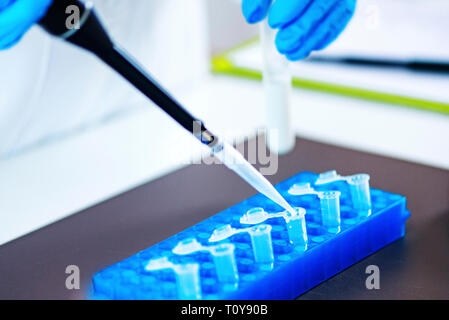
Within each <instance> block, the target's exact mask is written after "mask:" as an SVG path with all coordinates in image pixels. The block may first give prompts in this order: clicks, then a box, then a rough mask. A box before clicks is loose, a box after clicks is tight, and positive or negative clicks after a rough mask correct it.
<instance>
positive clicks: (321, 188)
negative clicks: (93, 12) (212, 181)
mask: <svg viewBox="0 0 449 320" xmlns="http://www.w3.org/2000/svg"><path fill="white" fill-rule="evenodd" d="M318 177H320V175H318V174H315V173H310V172H302V173H299V174H297V175H295V176H293V177H291V178H289V179H287V180H285V181H283V182H281V183H279V184H278V185H276V189H277V190H279V191H280V193H281V194H282V195H283V196H284V197H285V198H286V200H287V201H288V202H289V203H290V204H291V205H292V206H294V207H300V208H304V209H305V210H306V214H305V225H306V229H307V235H305V237H304V239H306V240H307V242H306V244H304V243H299V244H298V243H296V244H295V243H294V242H292V241H290V239H289V230H288V227H287V225H288V223H286V220H285V219H284V218H283V217H281V216H280V217H274V218H270V219H267V220H266V221H264V222H262V223H263V225H264V226H267V225H268V226H269V229H270V231H271V239H270V241H271V244H272V250H273V256H274V259H273V261H272V263H259V262H257V261H255V258H254V254H253V251H252V248H251V245H252V244H251V238H250V235H249V233H248V232H241V233H237V234H235V235H233V236H232V237H228V238H226V239H225V240H223V241H221V242H218V244H220V243H221V244H224V243H225V244H227V245H228V246H229V244H231V245H233V250H230V252H232V253H233V254H234V258H235V260H233V259H232V257H231V258H229V259H227V260H226V261H227V263H228V264H229V263H230V262H231V263H232V261H235V263H236V267H237V268H234V270H237V275H236V277H235V281H233V282H221V281H220V280H219V278H220V277H219V276H217V270H218V271H220V268H216V266H215V264H214V261H215V262H216V261H219V259H218V260H214V257H213V256H211V252H212V251H213V250H212V249H211V250H209V249H207V250H209V251H207V250H196V251H195V252H193V253H192V254H186V255H179V254H175V253H174V252H173V249H174V248H175V247H176V246H177V245H178V244H180V243H182V242H187V243H191V242H193V243H195V244H197V245H199V246H201V247H202V248H207V247H208V246H209V247H210V248H213V247H211V246H213V245H216V244H217V243H211V242H209V239H210V238H211V235H212V234H213V233H214V230H216V229H217V228H219V229H220V227H221V228H222V229H223V227H224V226H225V227H224V228H226V227H229V228H231V229H233V230H234V229H235V230H238V229H242V230H243V228H248V225H247V224H242V223H241V222H242V216H244V215H245V213H247V212H248V211H250V210H252V209H254V208H259V210H260V208H262V209H263V210H262V211H266V212H269V213H276V212H281V211H283V209H282V208H281V207H279V206H278V205H277V204H275V203H274V202H272V201H270V200H269V199H267V198H266V197H265V196H263V195H261V194H257V195H255V196H253V197H251V198H249V199H247V200H245V201H243V202H241V203H239V204H237V205H234V206H233V207H231V208H228V209H226V210H224V211H222V212H220V213H218V214H216V215H214V216H212V217H211V218H209V219H206V220H204V221H202V222H200V223H198V224H196V225H195V226H193V227H191V228H189V229H186V230H184V231H182V232H180V233H178V234H176V235H174V236H172V237H170V238H168V239H166V240H164V241H162V242H160V243H158V244H156V245H154V246H152V247H150V248H148V249H146V250H144V251H142V252H139V253H137V254H136V255H134V256H132V257H130V258H128V259H126V260H124V261H122V262H119V263H117V264H115V265H113V266H111V267H109V268H106V269H104V270H102V271H100V272H98V273H97V274H96V275H94V277H93V279H92V289H91V294H90V295H91V298H92V299H119V300H126V299H148V300H153V299H154V300H156V299H157V300H160V299H163V300H169V299H189V300H193V299H204V300H211V299H212V300H241V299H242V300H253V299H294V298H296V297H298V296H299V295H301V294H302V293H304V292H306V291H308V290H310V289H311V288H313V287H315V286H316V285H318V284H320V283H321V282H323V281H325V280H327V279H329V278H330V277H332V276H334V275H335V274H337V273H339V272H341V271H342V270H344V269H346V268H348V267H349V266H351V265H353V264H354V263H356V262H358V261H360V260H362V259H363V258H365V257H367V256H368V255H370V254H372V253H374V252H375V251H377V250H379V249H381V248H382V247H384V246H386V245H388V244H389V243H391V242H393V241H395V240H397V239H399V238H401V237H403V236H404V235H405V222H406V220H407V219H408V218H409V217H410V213H409V211H408V210H407V209H406V198H405V197H403V196H401V195H397V194H392V193H389V192H385V191H381V190H377V189H369V197H368V198H369V199H368V201H369V202H370V203H369V208H364V209H360V207H359V206H358V205H357V204H355V203H353V200H352V199H353V197H354V195H353V194H354V190H353V189H351V188H352V186H351V185H350V184H348V183H347V182H346V181H342V180H340V181H330V182H328V183H326V184H316V185H315V182H316V181H317V179H318ZM307 183H309V184H310V185H311V186H313V189H314V190H315V191H318V192H329V191H331V192H335V191H337V192H339V193H340V198H339V200H340V201H339V202H340V203H339V205H340V206H339V210H340V217H337V218H338V221H339V226H329V225H327V226H326V225H325V224H323V217H322V214H321V208H322V202H321V204H320V198H319V197H317V196H316V195H313V194H304V195H297V194H295V193H294V192H293V193H292V192H289V191H290V190H291V188H292V187H293V186H298V185H300V186H301V185H304V184H306V185H307ZM365 191H366V190H365ZM356 208H357V209H356ZM323 210H324V209H323ZM326 215H327V213H326V214H325V216H324V219H326ZM259 226H260V225H259ZM192 239H194V241H192ZM228 249H229V248H228ZM228 249H227V250H228ZM175 251H176V250H175ZM217 252H218V251H217ZM150 261H153V262H155V261H156V262H157V261H162V262H161V263H162V264H161V263H159V265H168V267H165V268H164V267H162V268H159V269H158V268H155V269H154V268H153V269H151V268H148V264H149V262H150ZM156 269H157V270H156ZM177 270H180V271H179V272H178V271H177ZM229 270H231V272H232V265H231V269H229V268H228V271H229ZM195 272H196V274H195ZM181 277H182V278H185V279H187V280H186V281H187V282H186V283H187V284H188V285H189V286H191V287H190V288H182V287H181V288H179V279H180V278H181ZM228 278H229V277H228ZM230 278H233V277H232V275H231V277H230ZM180 289H181V290H180Z"/></svg>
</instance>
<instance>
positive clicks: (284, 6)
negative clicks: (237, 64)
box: [242, 0, 356, 60]
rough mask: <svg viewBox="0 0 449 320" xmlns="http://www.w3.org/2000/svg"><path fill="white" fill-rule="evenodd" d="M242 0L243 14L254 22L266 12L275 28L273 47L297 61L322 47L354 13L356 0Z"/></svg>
mask: <svg viewBox="0 0 449 320" xmlns="http://www.w3.org/2000/svg"><path fill="white" fill-rule="evenodd" d="M271 3H272V0H243V2H242V8H243V15H244V16H245V18H246V20H247V21H248V22H249V23H257V22H259V21H261V20H263V19H264V18H265V17H266V16H267V14H268V23H269V25H270V27H272V28H277V29H279V32H278V35H277V37H276V47H277V48H278V50H279V52H280V53H282V54H284V55H286V56H287V58H288V59H289V60H301V59H304V58H306V57H307V56H309V54H310V53H311V52H312V51H314V50H321V49H324V48H326V47H327V46H328V45H329V44H330V43H331V42H333V41H334V40H335V39H336V38H337V37H338V36H339V35H340V33H341V32H342V31H343V30H344V28H345V27H346V25H347V24H348V22H349V20H351V18H352V16H353V15H354V11H355V6H356V0H276V1H275V2H274V3H273V5H272V6H271Z"/></svg>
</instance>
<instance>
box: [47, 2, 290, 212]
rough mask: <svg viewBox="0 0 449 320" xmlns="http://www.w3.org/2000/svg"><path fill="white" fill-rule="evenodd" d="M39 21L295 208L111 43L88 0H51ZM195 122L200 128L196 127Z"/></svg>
mask: <svg viewBox="0 0 449 320" xmlns="http://www.w3.org/2000/svg"><path fill="white" fill-rule="evenodd" d="M70 6H76V7H77V8H78V9H79V11H80V12H79V13H80V20H79V23H78V24H77V25H76V26H75V27H74V28H73V27H72V28H68V26H67V20H68V14H67V13H66V11H67V8H69V7H70ZM72 8H73V7H72ZM39 25H40V26H41V27H43V28H44V29H45V30H46V31H47V32H49V33H50V34H52V35H54V36H57V37H59V38H61V39H64V40H66V41H67V42H70V43H72V44H74V45H77V46H79V47H81V48H83V49H85V50H87V51H89V52H91V53H93V54H95V55H96V56H97V57H98V58H99V59H101V60H102V61H103V62H105V63H106V64H108V65H109V66H110V67H111V68H113V69H114V70H115V71H117V72H118V73H119V74H121V75H122V76H123V77H124V78H125V79H127V80H128V81H129V82H130V83H131V84H132V85H134V86H135V87H136V88H137V89H138V90H139V91H141V92H142V93H143V94H144V95H145V96H147V97H148V98H149V99H151V100H152V101H153V102H154V103H155V104H156V105H158V106H159V107H160V108H161V109H162V110H164V111H165V112H166V113H167V114H168V115H170V116H171V117H172V118H173V119H174V120H176V121H177V122H178V123H179V124H180V125H181V126H183V127H184V128H185V129H186V130H188V131H189V132H190V133H192V134H194V136H195V137H196V138H197V139H198V140H199V141H200V142H201V143H203V144H204V145H207V146H208V147H210V148H211V149H212V152H213V154H214V155H215V156H216V157H218V158H219V159H220V160H221V161H222V162H223V163H224V164H225V165H226V166H227V167H228V168H230V169H231V170H233V171H234V172H235V173H237V174H238V175H239V176H240V177H242V178H243V179H244V180H245V181H247V182H248V183H249V184H250V185H252V186H253V187H254V188H255V189H256V190H257V191H259V192H261V193H263V194H264V195H266V196H267V197H268V198H270V199H271V200H273V201H274V202H276V203H277V204H279V205H280V206H282V207H283V208H284V209H286V210H287V211H289V212H292V213H294V212H295V211H294V210H293V208H292V207H291V206H290V205H289V204H288V203H287V201H285V199H284V198H283V197H282V196H281V195H280V193H279V192H278V191H277V190H276V189H275V188H274V187H273V185H272V184H271V183H270V182H269V181H268V180H267V179H266V178H265V177H264V176H263V175H262V174H261V173H260V172H259V171H257V170H256V169H255V168H254V167H253V166H252V165H251V164H250V163H249V162H247V161H246V160H245V159H244V158H243V156H242V155H241V154H240V153H239V152H238V151H237V150H235V149H234V148H233V147H232V146H231V145H229V144H227V143H226V142H224V141H221V140H219V139H218V137H217V136H215V135H214V134H212V133H211V132H210V131H209V130H207V129H206V127H205V126H204V124H203V123H202V122H201V121H199V120H198V119H196V118H195V117H193V116H192V115H191V114H190V113H189V112H188V111H187V110H185V109H184V108H183V107H182V106H181V105H180V104H179V103H178V102H177V101H176V100H175V99H174V98H172V97H171V96H170V95H169V94H168V93H167V92H166V91H165V90H164V89H163V88H162V87H161V86H159V85H158V84H157V82H156V81H154V80H153V79H152V77H151V76H150V75H149V74H148V73H146V72H145V71H144V70H143V68H141V67H140V66H139V65H138V64H137V63H136V62H135V61H134V60H133V59H132V58H131V57H130V56H129V55H128V54H126V53H125V52H124V51H123V50H122V49H120V48H119V47H118V46H117V45H115V44H114V43H113V41H112V40H111V38H110V37H109V35H108V33H107V32H106V30H105V29H104V27H103V26H102V24H101V22H100V20H99V18H98V16H97V15H96V13H95V11H94V9H93V4H92V3H91V2H81V1H79V0H54V1H53V4H52V5H51V6H50V8H49V9H48V11H47V13H46V15H45V16H44V17H43V18H42V19H41V20H40V21H39ZM198 123H199V124H200V126H199V127H200V128H199V130H196V126H197V124H198ZM196 131H198V132H196Z"/></svg>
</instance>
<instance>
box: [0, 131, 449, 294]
mask: <svg viewBox="0 0 449 320" xmlns="http://www.w3.org/2000/svg"><path fill="white" fill-rule="evenodd" d="M330 169H338V171H339V172H340V173H342V174H350V173H360V172H365V173H369V174H370V175H371V187H374V188H379V189H382V190H386V191H389V192H393V193H397V194H401V195H404V196H406V197H407V208H408V209H409V210H410V212H411V218H410V219H409V220H408V221H407V232H406V235H405V237H404V238H403V239H400V240H397V241H395V242H394V243H392V244H390V245H388V246H387V247H385V248H383V249H381V250H379V251H378V252H376V253H374V254H372V255H371V256H369V257H367V258H366V259H363V260H362V261H360V262H359V263H357V264H355V265H353V266H351V267H350V268H348V269H346V270H345V271H343V272H341V273H339V274H337V275H336V276H334V277H333V278H331V279H329V280H327V281H325V282H324V283H322V284H320V285H318V286H317V287H315V288H313V289H312V290H310V291H308V292H307V293H305V294H303V295H302V296H300V297H298V298H299V299H449V254H448V252H449V171H447V170H444V169H438V168H435V167H431V166H425V165H422V164H417V163H413V162H408V161H403V160H397V159H393V158H389V157H385V156H380V155H375V154H372V153H365V152H360V151H355V150H352V149H347V148H343V147H337V146H333V145H330V144H325V143H319V142H315V141H312V140H308V139H304V138H299V137H298V138H297V140H296V147H295V149H294V151H293V152H292V153H290V154H288V155H285V156H280V158H279V170H278V172H277V174H276V175H274V176H270V177H268V178H269V179H270V180H271V182H273V183H277V182H280V181H282V180H284V179H286V178H288V177H290V176H292V175H294V174H296V173H298V172H301V171H312V172H324V171H327V170H330ZM253 194H255V191H254V190H253V189H251V187H250V186H248V185H247V184H246V183H245V182H243V181H242V180H240V179H239V178H238V177H237V176H236V175H235V174H234V173H233V172H231V171H229V170H228V169H226V168H225V167H224V166H222V165H205V164H197V165H190V166H185V167H182V168H180V169H178V170H177V171H174V172H172V173H170V174H168V175H165V176H162V177H159V178H157V179H155V180H152V181H150V182H148V183H144V184H142V185H140V186H137V187H135V188H133V189H131V190H129V191H127V192H124V193H122V194H119V195H117V196H115V197H112V198H110V199H108V200H105V201H103V202H101V203H99V204H96V205H94V206H92V207H89V208H87V209H85V210H82V211H80V212H78V213H76V214H73V215H70V216H68V217H66V218H64V219H62V220H60V221H57V222H55V223H53V224H50V225H48V226H45V227H43V228H41V229H39V230H37V231H34V232H32V233H29V234H27V235H25V236H23V237H20V238H18V239H16V240H13V241H10V242H7V243H6V244H3V245H2V246H0V274H1V275H2V276H1V277H0V299H85V298H87V291H88V287H89V286H90V281H91V278H92V276H93V275H94V274H95V273H96V272H98V271H100V270H101V269H103V268H105V267H108V266H110V265H112V264H115V263H117V262H119V261H121V260H123V259H125V258H127V257H129V256H131V255H133V254H135V253H137V252H139V251H141V250H143V249H146V248H148V247H150V246H152V245H153V244H156V243H158V242H160V241H162V240H164V239H166V238H167V237H170V236H172V235H174V234H176V233H178V232H180V231H182V230H184V229H186V228H188V227H190V226H192V225H194V224H196V223H198V222H200V221H202V220H204V219H206V218H208V217H210V216H212V215H214V214H215V213H217V212H220V211H221V210H224V209H226V208H227V207H229V206H231V205H233V204H236V203H238V202H240V201H242V200H244V199H246V198H248V197H249V196H251V195H253ZM69 265H77V266H78V267H79V268H80V274H81V289H80V290H68V289H66V287H65V280H66V277H67V276H68V275H67V274H66V273H65V271H66V267H67V266H69ZM369 265H377V266H378V267H379V268H380V290H367V289H366V287H365V280H366V278H367V276H368V274H366V272H365V271H366V267H367V266H369Z"/></svg>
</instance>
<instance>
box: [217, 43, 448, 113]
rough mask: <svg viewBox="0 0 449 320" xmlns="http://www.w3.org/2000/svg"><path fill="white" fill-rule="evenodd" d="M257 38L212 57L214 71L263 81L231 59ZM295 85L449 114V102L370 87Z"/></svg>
mask: <svg viewBox="0 0 449 320" xmlns="http://www.w3.org/2000/svg"><path fill="white" fill-rule="evenodd" d="M256 41H257V40H251V41H249V42H245V43H243V44H242V45H239V46H237V47H235V48H233V49H231V50H228V51H226V52H224V53H222V54H220V55H217V56H215V57H213V58H212V62H211V63H212V69H211V71H212V73H215V74H224V75H230V76H236V77H241V78H247V79H253V80H257V81H262V71H259V70H253V69H250V68H246V67H241V66H237V65H235V64H234V63H233V62H232V60H231V59H230V57H229V55H230V54H231V53H235V52H237V51H238V50H239V49H242V48H244V47H247V46H249V45H251V44H254V42H256ZM293 87H296V88H301V89H307V90H313V91H319V92H325V93H329V94H336V95H341V96H346V97H351V98H356V99H363V100H369V101H375V102H380V103H387V104H393V105H399V106H405V107H412V108H415V109H421V110H426V111H433V112H438V113H442V114H446V115H449V103H444V102H438V101H430V100H424V99H419V98H412V97H407V96H402V95H397V94H391V93H385V92H377V91H373V90H368V89H360V88H355V87H349V86H343V85H338V84H333V83H327V82H321V81H316V80H310V79H303V78H297V77H294V78H293Z"/></svg>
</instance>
